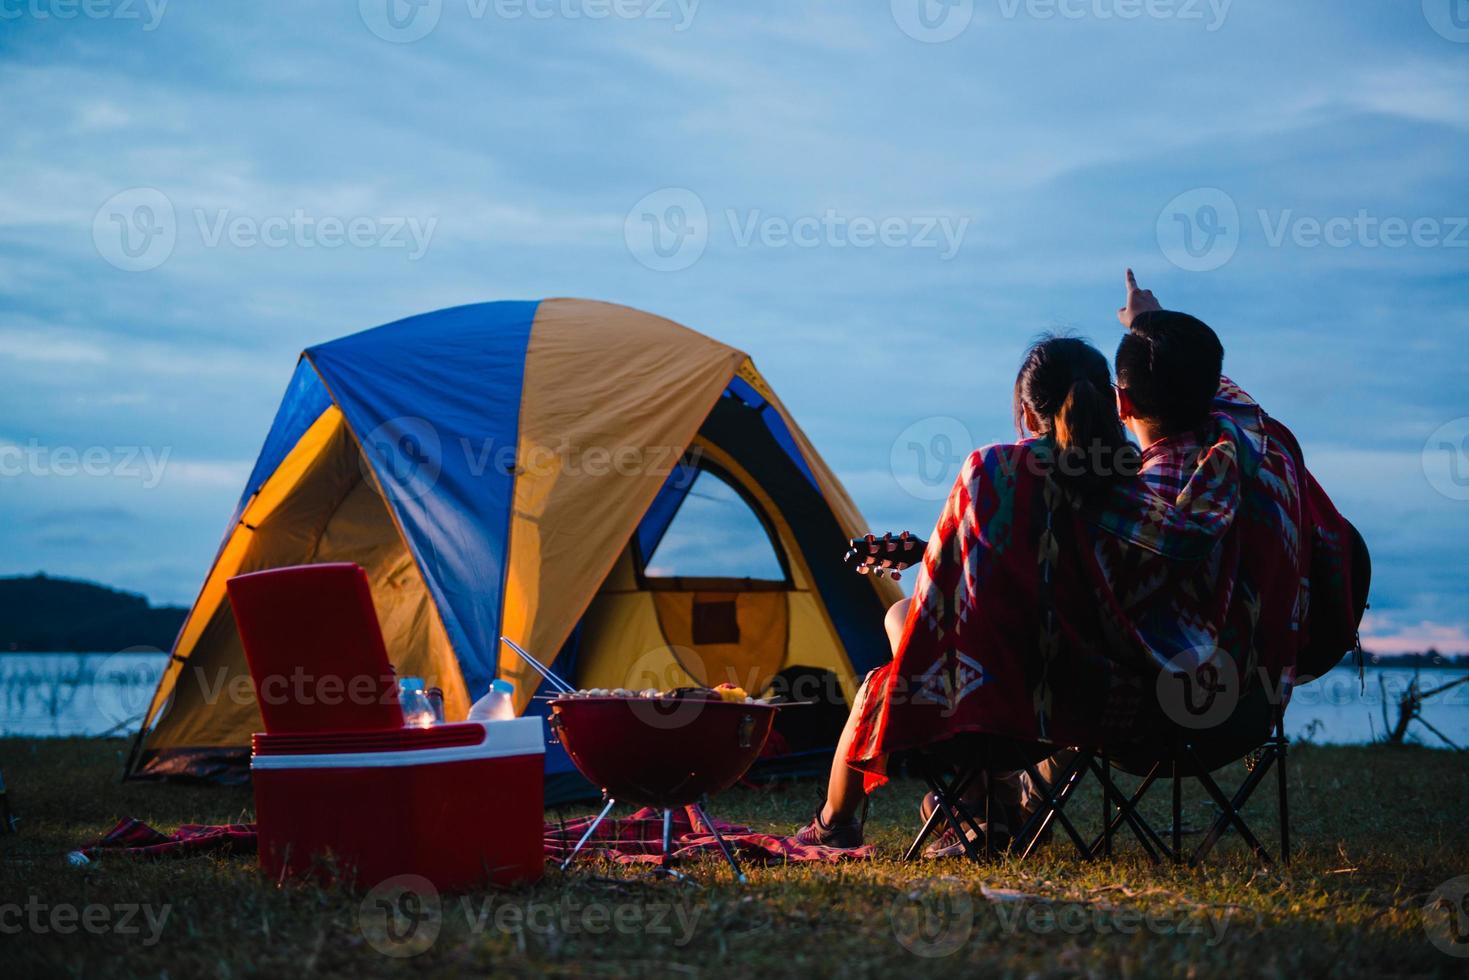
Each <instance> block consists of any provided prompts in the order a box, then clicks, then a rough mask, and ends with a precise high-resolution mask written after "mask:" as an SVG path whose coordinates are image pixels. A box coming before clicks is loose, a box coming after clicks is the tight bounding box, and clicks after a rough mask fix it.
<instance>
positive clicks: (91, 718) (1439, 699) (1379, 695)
mask: <svg viewBox="0 0 1469 980" xmlns="http://www.w3.org/2000/svg"><path fill="white" fill-rule="evenodd" d="M167 662H168V656H167V654H159V653H113V654H106V653H3V654H0V736H23V737H53V736H61V735H130V734H132V732H133V731H135V730H136V728H137V724H138V721H139V720H140V719H141V718H142V716H143V712H144V711H146V710H147V708H148V701H149V699H150V698H152V696H153V689H154V687H156V686H157V684H158V678H159V676H160V675H161V674H162V673H163V668H164V665H165V664H166V663H167ZM1414 673H1415V671H1414V670H1413V669H1412V668H1407V667H1368V668H1367V673H1366V683H1365V685H1363V684H1361V683H1360V682H1359V681H1358V679H1357V672H1356V669H1355V668H1353V667H1351V666H1343V667H1338V668H1337V669H1336V670H1333V671H1331V672H1330V673H1329V674H1327V675H1326V676H1325V677H1323V678H1321V679H1320V680H1318V681H1316V682H1315V683H1312V684H1308V685H1306V686H1305V687H1301V688H1298V689H1297V690H1296V692H1295V695H1294V697H1293V698H1292V700H1291V705H1290V708H1289V710H1287V711H1286V728H1287V730H1288V732H1289V733H1290V735H1291V737H1292V738H1293V739H1309V740H1311V741H1314V742H1320V743H1362V742H1370V741H1372V740H1373V739H1374V738H1381V737H1382V735H1383V732H1384V731H1385V730H1387V729H1390V728H1391V726H1392V725H1393V724H1394V723H1395V722H1396V721H1397V716H1398V711H1397V702H1398V698H1400V697H1401V696H1402V694H1403V692H1404V691H1406V690H1407V688H1408V684H1409V683H1410V682H1411V681H1412V679H1413V676H1414ZM1416 673H1417V675H1418V680H1419V684H1420V687H1421V689H1423V690H1428V689H1430V688H1433V687H1437V686H1438V685H1440V684H1446V683H1448V682H1449V681H1451V680H1454V679H1456V678H1460V677H1463V676H1464V673H1465V672H1464V671H1462V670H1442V669H1423V670H1419V671H1417V672H1416ZM1384 693H1385V695H1386V702H1387V721H1386V723H1385V724H1384V721H1383V701H1384ZM1422 717H1423V718H1424V720H1426V721H1427V722H1428V723H1429V724H1430V725H1432V726H1433V727H1435V728H1437V729H1438V730H1439V731H1441V732H1443V733H1444V734H1445V735H1447V736H1448V737H1449V738H1451V739H1453V740H1454V742H1455V743H1457V744H1458V745H1461V746H1469V684H1461V685H1459V686H1458V687H1456V688H1454V689H1453V690H1451V691H1447V692H1445V693H1443V694H1439V695H1437V696H1435V697H1432V698H1429V699H1428V700H1427V702H1425V704H1424V708H1423V715H1422ZM1408 739H1409V741H1413V742H1418V743H1421V744H1423V745H1429V746H1435V747H1439V748H1442V747H1443V744H1444V743H1443V742H1442V741H1441V740H1440V739H1439V738H1437V737H1436V736H1435V735H1433V734H1432V733H1431V732H1430V731H1429V730H1428V729H1427V728H1425V727H1424V726H1423V725H1421V724H1419V723H1418V722H1414V723H1413V724H1412V725H1411V726H1410V727H1409V729H1408Z"/></svg>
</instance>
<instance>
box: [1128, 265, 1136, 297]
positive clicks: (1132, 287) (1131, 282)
mask: <svg viewBox="0 0 1469 980" xmlns="http://www.w3.org/2000/svg"><path fill="white" fill-rule="evenodd" d="M1127 291H1128V292H1129V293H1131V292H1136V291H1137V276H1134V275H1133V274H1132V270H1131V269H1128V270H1127Z"/></svg>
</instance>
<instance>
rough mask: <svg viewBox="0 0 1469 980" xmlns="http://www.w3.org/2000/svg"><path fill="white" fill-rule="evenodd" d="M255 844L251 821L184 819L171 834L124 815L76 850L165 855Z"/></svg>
mask: <svg viewBox="0 0 1469 980" xmlns="http://www.w3.org/2000/svg"><path fill="white" fill-rule="evenodd" d="M255 847H256V835H255V825H254V824H253V823H232V824H218V825H210V824H196V823H186V824H183V825H182V826H180V827H179V829H178V830H175V831H174V832H173V833H172V834H165V833H161V832H159V831H157V830H154V829H153V828H152V827H150V826H148V825H147V824H145V823H143V821H141V820H134V819H133V818H132V817H126V818H124V819H122V820H119V821H118V822H117V826H116V827H113V828H112V829H111V830H109V831H108V832H107V833H105V834H103V835H102V836H101V837H99V838H97V839H96V840H94V841H92V842H91V843H89V844H84V845H82V846H81V847H80V848H78V850H80V851H81V853H82V854H83V855H84V856H85V857H87V858H89V859H90V858H95V857H97V856H98V855H100V854H102V853H103V852H104V851H114V852H117V853H121V854H127V855H130V856H132V857H141V858H169V857H187V856H189V855H193V854H211V853H219V854H254V853H255Z"/></svg>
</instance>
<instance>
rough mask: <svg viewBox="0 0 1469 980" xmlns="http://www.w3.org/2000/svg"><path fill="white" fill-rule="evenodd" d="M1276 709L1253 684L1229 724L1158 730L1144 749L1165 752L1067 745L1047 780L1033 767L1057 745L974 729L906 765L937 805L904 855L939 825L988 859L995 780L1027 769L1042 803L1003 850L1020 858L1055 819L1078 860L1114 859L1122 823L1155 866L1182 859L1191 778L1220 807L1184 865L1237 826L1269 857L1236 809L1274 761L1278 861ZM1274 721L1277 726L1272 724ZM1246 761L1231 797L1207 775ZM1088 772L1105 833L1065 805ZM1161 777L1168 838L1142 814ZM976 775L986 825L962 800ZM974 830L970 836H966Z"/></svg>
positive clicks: (1281, 736) (1281, 773) (1285, 842)
mask: <svg viewBox="0 0 1469 980" xmlns="http://www.w3.org/2000/svg"><path fill="white" fill-rule="evenodd" d="M1271 712H1273V715H1272V714H1271ZM1280 715H1281V713H1280V711H1279V710H1276V709H1275V706H1274V704H1273V703H1272V699H1270V698H1269V697H1268V695H1267V692H1265V691H1264V690H1263V688H1260V687H1259V686H1257V687H1256V688H1255V689H1254V691H1253V692H1252V694H1251V695H1250V696H1247V697H1246V698H1245V699H1243V701H1242V703H1241V704H1240V705H1239V706H1238V707H1237V708H1236V710H1235V712H1234V714H1233V715H1231V718H1230V721H1229V722H1228V723H1227V724H1226V725H1224V726H1220V727H1219V728H1218V729H1210V730H1206V731H1203V732H1193V731H1188V730H1186V729H1181V728H1175V729H1174V730H1173V731H1171V732H1167V733H1164V734H1163V735H1162V737H1161V738H1160V739H1159V740H1156V741H1153V740H1150V741H1149V743H1148V744H1149V746H1156V745H1161V746H1162V747H1163V749H1162V751H1161V752H1159V751H1154V750H1152V749H1149V748H1144V749H1139V748H1138V747H1137V746H1135V745H1134V746H1129V747H1128V748H1127V749H1125V750H1118V754H1117V755H1116V756H1114V754H1113V750H1110V749H1109V748H1107V747H1105V746H1086V747H1077V748H1073V749H1071V750H1069V751H1067V752H1066V753H1064V754H1063V755H1059V756H1057V764H1058V765H1059V767H1060V771H1059V773H1056V774H1054V776H1053V778H1052V779H1049V780H1048V779H1046V778H1045V777H1043V776H1042V775H1041V773H1040V770H1039V763H1040V762H1042V761H1043V760H1044V759H1046V758H1047V757H1050V756H1053V755H1057V753H1058V752H1059V751H1060V750H1061V746H1057V745H1051V744H1046V743H1027V742H1016V741H1014V740H1010V739H1002V738H998V737H993V736H977V735H976V736H961V737H960V738H957V739H953V740H951V741H950V742H946V743H944V744H943V745H942V746H938V747H936V748H931V749H928V750H925V751H923V752H920V753H916V754H915V755H914V756H912V757H911V758H910V760H909V764H910V766H911V767H912V769H913V770H914V771H915V772H917V774H918V775H919V776H920V778H922V779H923V781H924V782H925V783H926V784H927V785H928V787H929V789H930V790H931V791H932V793H933V796H934V803H935V806H934V809H933V812H932V813H931V814H930V815H929V817H928V820H927V821H925V823H924V825H923V828H922V830H921V831H920V832H919V834H918V836H917V838H915V839H914V841H913V843H912V844H911V845H910V846H909V848H908V851H907V853H906V854H905V855H904V859H905V860H913V859H914V858H915V857H917V856H918V855H919V854H920V853H921V852H922V849H923V845H924V843H925V842H926V841H927V840H928V838H929V837H930V836H931V835H932V834H933V833H934V832H935V831H936V830H937V829H938V827H939V826H940V824H941V823H947V825H948V826H949V827H950V828H952V829H953V830H954V832H955V833H956V834H957V835H958V837H959V840H960V842H961V843H962V845H963V847H964V853H965V855H966V856H967V857H968V858H970V859H971V860H979V859H980V858H982V857H983V858H993V857H994V856H995V855H996V854H997V853H998V851H999V848H998V847H996V844H995V836H996V835H994V834H990V833H986V831H987V830H988V829H989V828H990V827H992V826H993V825H994V824H993V818H994V817H995V816H996V812H995V804H996V800H995V792H994V784H995V776H996V775H998V774H1000V773H1010V772H1024V773H1025V774H1026V775H1027V776H1028V777H1029V778H1030V781H1031V784H1032V786H1033V788H1034V789H1035V790H1036V792H1037V793H1038V794H1039V798H1040V803H1039V805H1038V806H1037V808H1036V809H1035V811H1034V812H1032V813H1031V814H1030V815H1029V816H1028V817H1027V818H1026V820H1025V822H1024V823H1023V824H1022V825H1021V826H1020V827H1019V828H1018V830H1017V831H1016V832H1015V833H1014V835H1013V837H1012V839H1011V842H1010V845H1009V849H1010V850H1011V851H1012V852H1018V854H1019V856H1020V859H1021V860H1025V859H1026V858H1028V857H1030V855H1031V854H1033V853H1034V852H1035V850H1036V848H1037V847H1039V846H1040V844H1041V843H1042V842H1043V841H1044V840H1045V838H1046V834H1047V831H1049V830H1052V828H1053V827H1054V826H1057V825H1059V826H1060V828H1061V829H1062V830H1063V831H1064V832H1065V835H1066V837H1067V838H1068V839H1069V840H1070V842H1071V844H1072V846H1073V847H1074V848H1075V850H1076V853H1077V854H1078V855H1079V856H1080V857H1081V858H1082V859H1083V860H1091V859H1094V858H1097V857H1111V856H1112V853H1113V844H1114V839H1115V837H1116V835H1117V834H1118V832H1119V831H1120V830H1122V828H1123V827H1126V828H1127V829H1128V830H1129V831H1130V832H1131V833H1132V836H1133V837H1134V838H1135V839H1136V840H1137V841H1138V843H1139V844H1140V845H1141V846H1142V848H1143V850H1144V852H1145V853H1146V854H1147V855H1148V858H1149V860H1151V861H1152V862H1153V863H1155V864H1156V863H1159V862H1160V861H1162V860H1171V861H1181V860H1182V855H1183V848H1182V785H1183V780H1185V779H1195V780H1197V781H1198V782H1199V783H1200V784H1201V785H1202V786H1203V787H1204V789H1205V791H1206V792H1208V794H1209V796H1210V797H1211V798H1212V799H1213V801H1214V804H1215V805H1216V806H1217V807H1218V808H1219V813H1218V815H1217V816H1216V817H1215V820H1214V822H1213V824H1212V826H1211V827H1210V828H1209V831H1208V833H1207V834H1206V835H1205V837H1204V840H1203V842H1202V843H1201V844H1200V845H1199V846H1198V848H1197V849H1196V850H1195V852H1194V853H1193V855H1192V856H1191V857H1190V859H1189V860H1190V862H1191V863H1198V862H1199V861H1201V860H1203V858H1204V857H1205V856H1206V855H1207V854H1208V853H1209V852H1210V851H1211V850H1212V849H1213V848H1214V846H1215V844H1217V843H1218V841H1219V839H1220V837H1221V836H1223V834H1224V832H1225V831H1226V830H1228V829H1229V828H1230V827H1234V828H1235V829H1236V830H1237V831H1238V832H1239V834H1240V837H1241V838H1242V839H1244V840H1245V842H1246V843H1247V844H1249V846H1250V847H1251V849H1252V850H1253V851H1254V852H1255V854H1256V856H1257V857H1259V858H1260V859H1261V861H1262V862H1264V863H1269V860H1270V859H1269V855H1268V854H1267V852H1266V850H1265V848H1264V846H1263V845H1262V844H1261V843H1260V841H1259V839H1258V838H1257V837H1256V835H1255V834H1254V832H1253V831H1252V830H1251V828H1250V827H1249V825H1248V823H1247V822H1246V821H1245V819H1244V816H1243V815H1242V814H1241V812H1240V811H1241V810H1242V808H1243V807H1244V805H1245V804H1246V803H1247V802H1248V801H1249V799H1250V797H1251V795H1252V794H1253V793H1254V792H1255V790H1256V789H1257V788H1258V787H1259V785H1260V783H1261V782H1262V781H1263V780H1264V778H1265V776H1266V775H1267V774H1268V773H1269V771H1270V769H1271V767H1272V766H1275V768H1276V772H1277V778H1278V781H1279V801H1280V826H1281V841H1280V855H1281V860H1282V861H1283V862H1287V863H1288V862H1289V853H1290V830H1289V802H1288V799H1287V794H1286V768H1285V757H1286V746H1287V744H1288V743H1287V739H1286V738H1285V732H1284V727H1283V724H1282V722H1281V718H1280ZM1272 717H1273V718H1274V727H1273V729H1271V727H1270V719H1271V718H1272ZM1262 733H1267V734H1263V735H1262ZM1245 758H1249V759H1251V760H1252V763H1253V764H1252V766H1251V768H1250V771H1249V774H1248V775H1247V776H1246V778H1245V780H1244V782H1243V783H1242V784H1241V785H1240V787H1239V789H1238V790H1236V792H1235V793H1234V795H1233V797H1230V796H1226V795H1225V793H1224V791H1223V790H1222V789H1221V788H1220V787H1219V784H1218V782H1217V781H1216V780H1215V779H1214V777H1213V775H1212V772H1213V771H1214V770H1216V769H1218V768H1219V767H1220V766H1223V765H1226V764H1228V763H1229V762H1232V761H1237V760H1240V759H1245ZM1114 768H1116V769H1120V770H1122V771H1124V772H1128V773H1131V774H1133V775H1137V776H1141V777H1142V782H1141V783H1140V784H1139V785H1138V787H1137V788H1136V789H1135V790H1133V792H1132V793H1130V794H1128V793H1124V792H1123V791H1122V790H1121V789H1120V788H1119V787H1118V785H1117V783H1116V781H1115V780H1114V779H1113V778H1112V770H1113V769H1114ZM1088 774H1091V775H1093V776H1095V777H1096V780H1097V783H1098V785H1099V786H1100V787H1101V790H1102V811H1101V813H1102V821H1101V824H1102V826H1101V831H1100V832H1099V833H1097V834H1096V835H1095V836H1094V837H1092V838H1090V839H1088V838H1087V837H1085V836H1083V834H1082V832H1081V830H1079V829H1078V828H1077V826H1076V824H1075V822H1073V820H1072V819H1071V817H1070V815H1068V813H1067V810H1066V807H1067V804H1068V803H1070V802H1071V801H1072V799H1073V798H1074V797H1075V795H1076V792H1077V790H1078V789H1079V788H1080V787H1081V786H1082V785H1083V783H1084V781H1085V777H1086V776H1087V775H1088ZM1161 777H1171V779H1172V782H1173V825H1172V828H1171V837H1172V840H1171V843H1170V841H1168V840H1165V839H1164V837H1163V836H1162V835H1161V834H1159V833H1158V832H1157V831H1156V830H1154V829H1153V827H1152V826H1150V825H1149V824H1148V822H1147V821H1146V820H1145V819H1144V817H1143V816H1142V814H1141V813H1140V812H1139V806H1140V804H1141V802H1142V800H1143V798H1144V797H1145V796H1146V795H1147V792H1148V790H1149V789H1151V788H1152V786H1153V785H1154V783H1156V782H1157V780H1158V779H1159V778H1161ZM980 779H984V780H985V784H986V792H985V798H984V819H983V821H982V822H981V820H980V819H979V816H978V814H976V813H975V810H974V808H973V807H972V806H971V805H970V803H969V802H968V801H966V799H965V796H966V795H967V794H968V792H969V791H970V790H971V789H972V788H973V787H974V785H975V783H976V782H977V781H978V780H980ZM966 831H968V832H967V833H966ZM971 834H972V835H973V838H974V839H973V840H971V839H970V835H971ZM977 842H982V844H981V843H977Z"/></svg>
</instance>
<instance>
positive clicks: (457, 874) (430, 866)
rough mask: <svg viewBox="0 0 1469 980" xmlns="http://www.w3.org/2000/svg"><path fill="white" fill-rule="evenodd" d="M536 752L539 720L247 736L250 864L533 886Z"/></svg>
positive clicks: (366, 882) (539, 827)
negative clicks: (255, 849) (255, 848)
mask: <svg viewBox="0 0 1469 980" xmlns="http://www.w3.org/2000/svg"><path fill="white" fill-rule="evenodd" d="M544 753H545V739H544V736H543V734H542V730H541V719H540V718H516V719H513V720H510V721H496V722H489V723H486V724H481V723H479V722H465V723H463V724H454V725H436V726H434V727H432V728H396V729H389V730H382V731H375V732H316V733H308V734H301V735H294V734H279V735H277V734H257V735H256V736H255V738H254V754H253V757H252V758H251V760H250V769H251V775H252V777H253V782H254V784H255V820H256V824H257V826H258V828H259V833H260V865H261V867H262V868H263V869H264V870H265V871H266V873H267V874H269V875H270V876H271V877H273V878H279V877H281V876H282V875H283V874H286V875H297V874H303V873H307V872H310V871H312V870H313V868H317V867H322V865H320V864H319V863H318V862H319V861H320V860H321V859H322V858H326V857H328V856H329V857H330V859H331V861H332V862H333V864H332V866H334V867H335V868H337V869H339V870H340V871H346V872H347V873H348V874H349V875H351V876H354V877H355V879H356V882H357V885H358V886H359V887H361V888H364V889H367V888H372V887H373V886H375V885H377V884H378V883H379V882H381V881H383V880H384V879H387V878H391V877H393V876H394V875H406V874H413V875H422V876H423V877H425V878H427V879H428V880H429V881H432V882H433V883H434V886H435V887H436V888H439V889H441V890H444V891H462V890H467V889H472V888H478V887H481V886H483V885H485V884H489V883H494V884H510V883H513V882H525V881H534V880H536V879H538V878H540V877H541V873H542V870H543V867H544V861H545V859H544V857H543V839H544V831H543V823H542V810H543V804H542V799H543V796H542V792H543V788H542V778H543V771H544V758H543V756H544Z"/></svg>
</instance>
